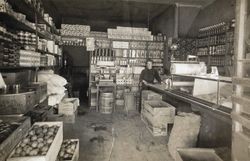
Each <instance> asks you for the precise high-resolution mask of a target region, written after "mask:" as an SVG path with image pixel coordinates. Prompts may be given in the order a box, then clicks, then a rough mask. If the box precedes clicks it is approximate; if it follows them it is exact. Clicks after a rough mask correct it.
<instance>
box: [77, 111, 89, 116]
mask: <svg viewBox="0 0 250 161" xmlns="http://www.w3.org/2000/svg"><path fill="white" fill-rule="evenodd" d="M86 114H87V112H86V111H78V115H79V116H83V115H86Z"/></svg>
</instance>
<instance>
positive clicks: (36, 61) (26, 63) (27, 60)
mask: <svg viewBox="0 0 250 161" xmlns="http://www.w3.org/2000/svg"><path fill="white" fill-rule="evenodd" d="M19 56H20V58H19V65H20V66H22V67H38V66H40V57H41V54H40V53H38V52H34V51H27V50H20V51H19Z"/></svg>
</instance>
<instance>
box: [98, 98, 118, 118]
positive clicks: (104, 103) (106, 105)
mask: <svg viewBox="0 0 250 161" xmlns="http://www.w3.org/2000/svg"><path fill="white" fill-rule="evenodd" d="M113 106H114V95H113V93H101V94H100V106H99V107H100V112H101V113H106V114H110V113H112V111H113Z"/></svg>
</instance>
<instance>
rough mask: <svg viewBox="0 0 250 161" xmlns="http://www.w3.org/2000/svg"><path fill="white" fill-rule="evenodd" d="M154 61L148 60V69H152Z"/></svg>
mask: <svg viewBox="0 0 250 161" xmlns="http://www.w3.org/2000/svg"><path fill="white" fill-rule="evenodd" d="M152 65H153V63H152V62H151V61H148V62H147V69H152Z"/></svg>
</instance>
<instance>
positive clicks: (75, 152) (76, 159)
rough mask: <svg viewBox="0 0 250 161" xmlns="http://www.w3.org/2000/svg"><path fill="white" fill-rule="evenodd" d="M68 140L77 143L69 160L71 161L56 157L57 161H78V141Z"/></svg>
mask: <svg viewBox="0 0 250 161" xmlns="http://www.w3.org/2000/svg"><path fill="white" fill-rule="evenodd" d="M70 140H71V141H76V142H77V144H76V148H75V150H74V154H73V157H72V158H71V160H60V159H59V157H57V161H78V160H79V139H70Z"/></svg>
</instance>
